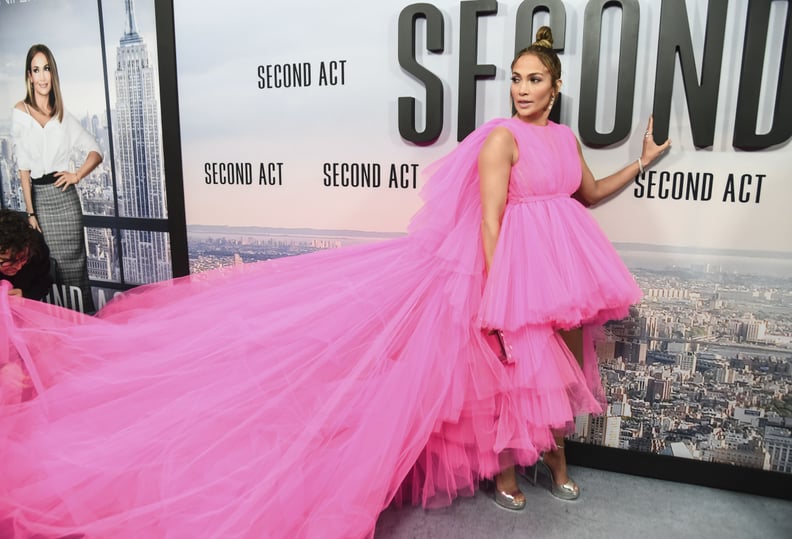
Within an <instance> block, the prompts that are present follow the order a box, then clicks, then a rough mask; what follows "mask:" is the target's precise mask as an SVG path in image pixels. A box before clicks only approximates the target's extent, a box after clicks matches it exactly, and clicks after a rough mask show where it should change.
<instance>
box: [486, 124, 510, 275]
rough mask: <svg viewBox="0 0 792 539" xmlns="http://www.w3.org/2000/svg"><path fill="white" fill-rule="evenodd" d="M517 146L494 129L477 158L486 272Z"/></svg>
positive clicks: (507, 135) (505, 131)
mask: <svg viewBox="0 0 792 539" xmlns="http://www.w3.org/2000/svg"><path fill="white" fill-rule="evenodd" d="M516 153H517V145H516V144H515V143H514V137H512V134H511V132H510V131H509V130H508V129H506V128H505V127H496V128H495V129H493V130H492V132H491V133H490V134H489V136H488V137H487V139H486V140H485V141H484V145H483V146H482V147H481V151H480V152H479V157H478V173H479V188H480V191H481V241H482V244H483V247H484V260H485V262H486V265H487V271H488V272H489V269H490V267H491V266H492V259H493V257H494V256H495V246H496V245H497V243H498V236H499V235H500V227H501V220H502V219H503V211H504V210H505V208H506V196H507V195H508V192H509V176H510V175H511V167H512V165H513V164H514V162H515V161H516Z"/></svg>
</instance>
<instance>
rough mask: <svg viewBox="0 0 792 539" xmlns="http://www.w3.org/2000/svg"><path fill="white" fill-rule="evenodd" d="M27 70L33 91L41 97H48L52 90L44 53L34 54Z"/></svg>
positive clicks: (50, 76) (50, 73)
mask: <svg viewBox="0 0 792 539" xmlns="http://www.w3.org/2000/svg"><path fill="white" fill-rule="evenodd" d="M28 68H29V71H28V79H29V80H30V82H31V83H32V84H33V91H34V92H35V93H37V94H39V95H42V96H47V95H49V93H50V91H51V90H52V72H51V71H50V65H49V62H48V61H47V57H46V56H45V55H44V53H43V52H39V53H36V55H35V56H34V57H33V60H31V61H30V66H28Z"/></svg>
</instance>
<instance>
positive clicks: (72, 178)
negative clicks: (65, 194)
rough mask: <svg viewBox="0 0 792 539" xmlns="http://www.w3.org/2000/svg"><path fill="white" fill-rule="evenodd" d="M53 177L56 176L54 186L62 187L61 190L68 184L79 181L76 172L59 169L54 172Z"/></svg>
mask: <svg viewBox="0 0 792 539" xmlns="http://www.w3.org/2000/svg"><path fill="white" fill-rule="evenodd" d="M55 177H56V178H58V179H57V180H55V187H62V188H63V189H61V191H65V190H66V189H68V188H69V186H70V185H76V184H77V182H79V181H80V178H79V177H77V173H76V172H65V171H60V172H56V173H55Z"/></svg>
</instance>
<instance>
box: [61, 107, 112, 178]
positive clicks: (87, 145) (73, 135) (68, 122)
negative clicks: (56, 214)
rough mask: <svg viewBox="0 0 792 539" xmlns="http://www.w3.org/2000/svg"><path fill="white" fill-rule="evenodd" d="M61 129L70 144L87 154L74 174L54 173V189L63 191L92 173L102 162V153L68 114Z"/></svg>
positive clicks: (89, 136)
mask: <svg viewBox="0 0 792 539" xmlns="http://www.w3.org/2000/svg"><path fill="white" fill-rule="evenodd" d="M63 127H64V130H65V132H66V135H67V136H68V137H69V140H71V141H73V142H72V144H73V145H74V146H75V147H77V148H81V149H83V150H85V151H86V152H88V155H87V156H86V157H85V161H84V162H83V164H82V166H81V167H80V168H78V169H77V171H76V172H67V171H60V172H56V173H55V177H56V178H57V180H55V187H61V188H62V190H63V191H65V190H66V189H68V188H69V186H70V185H75V184H77V183H78V182H79V181H80V180H82V179H83V178H85V177H86V176H87V175H88V174H90V173H91V171H93V169H95V168H96V167H97V166H99V163H101V162H102V159H103V157H102V153H101V150H100V149H99V144H97V142H96V139H94V138H93V136H92V135H91V134H90V133H88V131H86V130H85V129H84V128H83V126H82V125H80V123H79V122H78V121H77V120H76V119H75V118H74V117H73V116H71V115H70V114H68V113H67V114H65V115H64V119H63Z"/></svg>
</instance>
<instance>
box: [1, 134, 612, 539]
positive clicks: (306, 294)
mask: <svg viewBox="0 0 792 539" xmlns="http://www.w3.org/2000/svg"><path fill="white" fill-rule="evenodd" d="M494 125H497V123H496V122H494V123H490V124H488V125H487V126H485V128H484V129H482V130H479V131H477V132H475V133H474V134H472V135H471V136H470V137H468V139H466V140H465V141H464V142H463V143H462V144H461V145H460V146H459V148H458V150H457V151H456V152H454V153H453V154H452V155H451V156H449V157H447V158H446V159H444V160H442V161H441V162H439V163H438V164H437V165H436V166H435V167H434V175H433V178H432V180H431V181H430V182H429V183H428V184H427V187H426V188H425V190H424V196H425V198H426V205H425V207H424V208H423V209H422V210H421V211H420V212H419V213H418V214H417V215H416V217H415V218H414V220H413V222H412V224H411V226H410V234H409V235H408V236H407V237H405V238H401V239H396V240H391V241H388V242H383V243H380V244H373V245H365V246H359V247H352V248H346V249H339V250H330V251H323V252H319V253H314V254H311V255H306V256H301V257H295V258H289V259H279V260H274V261H270V262H266V263H260V264H255V265H249V266H241V267H237V268H233V269H226V270H218V271H214V272H209V273H205V274H199V275H196V276H192V277H188V278H183V279H179V280H175V281H171V282H166V283H159V284H155V285H150V286H146V287H143V288H141V289H138V290H136V291H133V292H131V293H129V294H127V295H126V296H125V297H124V298H121V299H120V300H117V301H114V302H111V303H110V304H109V305H108V306H107V307H105V308H104V309H103V310H102V311H101V312H100V313H99V315H98V316H96V317H86V316H83V315H80V314H79V313H76V312H74V311H67V310H64V309H59V308H56V307H53V306H49V305H45V304H39V303H34V302H30V301H25V300H19V299H18V298H9V297H8V296H6V295H5V294H3V293H2V291H0V362H2V363H3V364H5V365H6V366H8V367H9V370H8V371H6V374H9V376H5V377H4V378H3V379H4V380H5V381H6V385H7V386H9V385H10V386H12V391H5V392H4V393H3V395H5V397H4V398H6V397H7V398H6V400H7V401H10V400H14V399H15V398H16V396H18V395H19V391H18V384H17V385H16V386H14V385H15V384H16V382H17V377H16V374H18V373H19V372H21V369H19V368H15V366H20V365H21V366H23V367H24V369H25V370H26V371H27V372H28V374H29V384H30V385H31V386H32V387H31V388H30V389H27V390H26V391H28V392H29V393H31V392H32V393H35V396H34V397H33V398H30V399H29V400H26V401H25V402H22V403H17V404H8V403H7V404H5V405H4V406H3V407H2V408H0V439H2V446H1V448H0V452H1V453H2V454H1V455H0V457H1V458H0V530H1V531H2V532H7V533H6V536H8V537H14V538H28V537H32V536H33V535H34V534H36V533H40V534H44V535H45V536H48V537H57V536H63V535H67V534H70V533H76V534H84V535H85V537H87V538H108V537H113V538H114V539H125V538H138V537H157V538H179V539H181V538H183V537H204V538H223V539H228V538H256V539H260V538H269V537H277V538H280V537H284V538H286V537H288V538H295V537H306V538H308V537H328V538H350V537H352V538H354V537H365V536H370V535H371V534H372V532H373V528H374V525H375V522H376V519H377V516H378V514H379V512H380V511H381V510H382V509H383V508H384V507H385V506H387V505H388V504H389V503H391V502H392V501H394V500H395V501H396V502H398V503H422V504H423V505H425V506H427V507H429V506H436V505H442V504H447V503H449V502H450V501H451V500H452V499H453V498H454V497H455V496H458V495H465V494H471V493H472V492H473V491H474V490H475V489H476V485H477V481H478V479H479V478H482V477H491V476H492V475H493V474H495V473H497V472H498V471H499V470H500V469H501V468H502V467H503V466H504V465H508V464H510V463H519V464H530V463H532V462H533V461H535V460H536V458H537V456H538V454H539V453H540V452H541V451H544V450H546V449H549V448H551V447H553V443H554V442H553V439H552V430H553V429H561V428H564V427H565V426H567V425H569V423H570V422H571V421H572V419H573V416H574V415H575V414H576V413H585V412H595V411H599V410H600V400H599V397H601V389H599V379H598V376H597V370H596V362H595V358H594V357H593V347H592V346H590V344H591V339H587V344H589V346H587V347H586V359H587V361H586V363H585V368H584V369H583V370H582V371H581V369H580V368H579V367H578V366H577V364H576V362H575V359H574V358H573V357H572V356H571V354H570V353H569V350H568V349H567V348H566V347H565V346H564V345H563V343H562V341H561V340H560V338H559V336H558V334H557V333H556V332H555V327H554V326H553V325H552V324H549V323H548V324H524V325H521V326H520V327H516V328H507V331H506V332H505V338H506V339H507V341H508V343H509V345H510V346H511V350H512V357H513V359H514V362H513V363H510V364H503V363H501V361H500V359H499V358H498V356H497V354H496V353H495V352H494V351H493V349H492V348H490V344H488V342H487V341H486V340H485V339H484V336H483V333H482V331H481V327H480V324H479V322H478V319H479V312H480V308H481V298H482V292H483V290H484V286H485V274H484V261H483V255H482V249H481V243H480V239H479V223H480V206H479V202H478V181H477V176H476V172H475V162H476V156H477V153H478V147H479V146H480V144H481V142H482V140H483V139H484V137H486V135H487V133H488V131H489V130H490V129H492V127H493V126H494ZM492 278H493V277H492V276H490V280H491V279H492ZM537 278H538V277H537ZM517 293H518V292H516V291H514V294H515V297H516V294H517ZM604 299H605V300H606V303H607V298H604ZM591 301H592V302H594V301H595V298H593V297H592V298H591ZM624 307H626V306H618V308H624ZM606 308H610V307H609V306H606ZM3 526H4V527H3Z"/></svg>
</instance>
